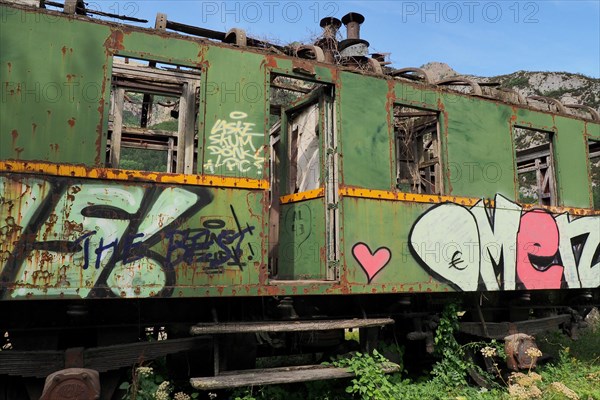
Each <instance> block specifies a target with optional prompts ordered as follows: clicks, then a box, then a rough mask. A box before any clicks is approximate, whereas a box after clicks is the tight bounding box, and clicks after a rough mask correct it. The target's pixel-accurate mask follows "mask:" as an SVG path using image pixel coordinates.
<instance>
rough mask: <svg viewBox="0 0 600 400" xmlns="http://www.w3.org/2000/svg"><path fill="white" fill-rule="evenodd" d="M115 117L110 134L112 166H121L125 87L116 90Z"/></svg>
mask: <svg viewBox="0 0 600 400" xmlns="http://www.w3.org/2000/svg"><path fill="white" fill-rule="evenodd" d="M113 100H114V118H113V130H112V134H111V136H110V144H111V146H110V164H111V165H110V166H111V167H112V168H119V161H120V159H121V131H122V129H123V103H124V100H125V89H123V88H117V89H116V90H115V91H114V98H113Z"/></svg>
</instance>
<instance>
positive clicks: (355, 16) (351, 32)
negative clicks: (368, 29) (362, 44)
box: [342, 12, 365, 39]
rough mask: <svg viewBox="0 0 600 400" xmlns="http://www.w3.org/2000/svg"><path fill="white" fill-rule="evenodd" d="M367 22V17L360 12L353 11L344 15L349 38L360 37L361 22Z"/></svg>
mask: <svg viewBox="0 0 600 400" xmlns="http://www.w3.org/2000/svg"><path fill="white" fill-rule="evenodd" d="M363 22H365V17H364V16H363V15H361V14H359V13H355V12H351V13H348V14H346V15H344V16H343V17H342V23H343V24H344V25H345V26H346V38H347V39H360V24H362V23H363Z"/></svg>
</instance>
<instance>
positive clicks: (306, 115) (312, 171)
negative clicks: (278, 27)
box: [269, 73, 337, 277]
mask: <svg viewBox="0 0 600 400" xmlns="http://www.w3.org/2000/svg"><path fill="white" fill-rule="evenodd" d="M269 109H270V116H269V117H270V118H269V121H270V131H269V132H270V144H271V146H270V147H271V158H270V171H271V204H270V241H269V242H270V249H269V254H270V256H269V273H270V276H271V277H276V276H277V273H278V254H279V249H278V245H279V224H280V204H279V199H280V196H281V195H284V194H293V193H300V192H306V191H309V190H314V189H318V188H320V187H323V186H324V181H325V179H326V177H323V176H322V175H323V173H324V171H323V165H329V164H328V163H329V156H324V155H323V151H322V149H323V147H324V146H326V145H327V146H330V144H328V143H330V142H331V143H334V142H335V137H334V136H335V133H334V128H333V123H334V122H333V114H334V112H333V88H332V87H331V85H327V84H322V83H318V82H313V81H310V80H305V79H300V78H295V77H290V76H284V75H278V74H274V73H272V74H271V80H270V96H269ZM331 157H332V159H333V156H331ZM334 170H335V168H334V167H333V166H332V167H331V171H334ZM336 193H337V191H336ZM334 211H335V210H334ZM326 219H327V221H329V223H331V224H334V223H335V216H334V215H333V214H332V215H327V216H326ZM334 231H335V229H333V228H332V229H331V232H332V233H331V235H330V236H332V237H333V236H334ZM332 240H333V239H332ZM330 247H331V248H332V249H334V246H330ZM332 251H333V250H332Z"/></svg>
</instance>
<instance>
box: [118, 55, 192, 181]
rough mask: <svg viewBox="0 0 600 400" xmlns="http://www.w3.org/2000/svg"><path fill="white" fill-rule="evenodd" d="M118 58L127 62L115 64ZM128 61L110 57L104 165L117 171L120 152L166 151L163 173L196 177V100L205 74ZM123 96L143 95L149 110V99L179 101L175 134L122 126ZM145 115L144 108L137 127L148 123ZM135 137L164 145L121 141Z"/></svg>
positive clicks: (153, 63) (150, 62) (149, 62)
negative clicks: (107, 124)
mask: <svg viewBox="0 0 600 400" xmlns="http://www.w3.org/2000/svg"><path fill="white" fill-rule="evenodd" d="M120 58H125V60H126V62H115V59H120ZM128 59H129V58H128V57H126V56H121V55H118V54H116V55H115V56H114V57H113V63H112V73H111V92H110V96H111V103H110V104H111V108H110V111H109V127H108V134H107V144H106V151H107V157H106V165H107V166H109V167H111V168H119V164H120V162H121V149H122V148H140V149H149V150H166V151H167V166H166V167H167V169H166V172H169V173H183V174H193V173H195V170H196V169H197V162H198V160H197V159H198V153H197V152H198V145H197V140H198V131H197V129H198V123H197V118H199V115H198V112H199V105H200V99H199V96H200V93H201V91H200V87H201V84H202V79H203V76H204V71H203V70H201V69H197V68H190V67H184V68H186V69H181V70H180V69H179V66H178V65H176V64H166V63H160V65H161V66H163V65H164V66H168V67H174V68H173V69H161V68H158V67H157V66H156V64H157V62H156V61H152V60H148V59H138V58H131V60H132V61H133V62H134V63H148V64H147V65H144V64H141V65H137V64H129V63H128ZM126 92H132V93H140V94H143V95H144V103H146V104H148V103H147V102H148V99H150V103H149V104H150V109H151V108H152V105H153V99H152V96H156V95H158V96H165V97H171V98H176V99H178V100H177V101H179V108H178V117H177V125H178V127H177V131H166V130H153V129H149V128H147V127H143V126H142V127H126V126H124V125H123V111H124V100H125V93H126ZM144 111H146V112H147V108H144V106H143V109H142V117H141V120H142V121H141V123H140V125H144V124H143V121H144V119H146V120H147V116H146V118H145V115H144ZM136 136H137V137H148V139H154V140H156V141H158V142H161V141H162V142H164V144H160V143H159V144H153V145H148V144H146V145H135V144H132V143H131V142H127V141H126V140H124V139H130V140H131V139H134V138H135V137H136ZM151 172H152V171H151ZM154 172H156V171H154Z"/></svg>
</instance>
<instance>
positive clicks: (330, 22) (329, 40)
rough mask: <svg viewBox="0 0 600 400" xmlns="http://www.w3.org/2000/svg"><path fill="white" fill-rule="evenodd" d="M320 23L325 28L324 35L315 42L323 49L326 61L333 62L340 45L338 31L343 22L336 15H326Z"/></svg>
mask: <svg viewBox="0 0 600 400" xmlns="http://www.w3.org/2000/svg"><path fill="white" fill-rule="evenodd" d="M319 25H321V28H323V37H322V38H321V39H319V40H318V41H317V42H315V45H317V46H319V47H320V48H321V49H323V53H324V55H325V62H327V63H330V64H333V62H334V61H335V51H337V47H338V41H337V32H338V30H339V29H340V27H341V26H342V22H341V21H340V20H339V19H337V18H335V17H326V18H323V19H322V20H321V22H320V24H319Z"/></svg>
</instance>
